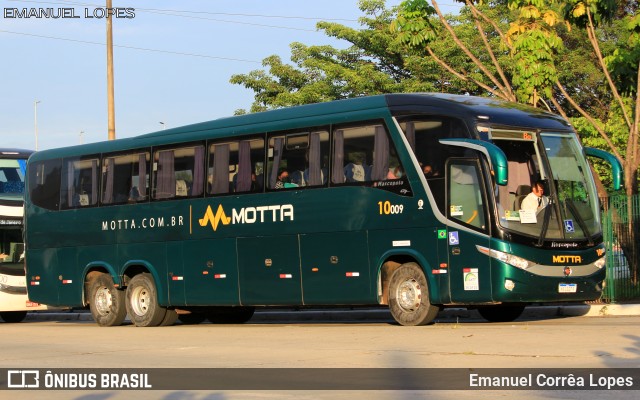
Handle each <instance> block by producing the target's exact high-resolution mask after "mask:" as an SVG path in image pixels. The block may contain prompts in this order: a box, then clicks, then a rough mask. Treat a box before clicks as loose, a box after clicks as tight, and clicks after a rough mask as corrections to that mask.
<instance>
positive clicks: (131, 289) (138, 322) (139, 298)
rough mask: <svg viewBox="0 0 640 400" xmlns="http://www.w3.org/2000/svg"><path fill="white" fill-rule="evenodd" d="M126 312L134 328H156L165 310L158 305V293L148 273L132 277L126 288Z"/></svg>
mask: <svg viewBox="0 0 640 400" xmlns="http://www.w3.org/2000/svg"><path fill="white" fill-rule="evenodd" d="M126 303H127V312H128V313H129V318H131V322H133V323H134V325H135V326H144V327H147V326H158V325H160V324H161V323H162V322H163V320H164V318H165V316H166V314H167V309H166V308H164V307H162V306H160V304H158V293H157V291H156V285H155V284H154V283H153V278H152V277H151V274H149V273H142V274H139V275H136V276H134V277H133V278H132V279H131V282H129V285H128V287H127V302H126Z"/></svg>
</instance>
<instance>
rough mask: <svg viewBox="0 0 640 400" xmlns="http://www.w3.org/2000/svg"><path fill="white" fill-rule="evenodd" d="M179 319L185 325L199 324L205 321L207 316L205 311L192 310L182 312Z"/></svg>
mask: <svg viewBox="0 0 640 400" xmlns="http://www.w3.org/2000/svg"><path fill="white" fill-rule="evenodd" d="M178 319H179V320H180V322H182V323H183V324H184V325H198V324H201V323H203V322H204V320H205V319H207V316H206V315H204V314H203V313H197V312H192V313H191V314H180V315H178Z"/></svg>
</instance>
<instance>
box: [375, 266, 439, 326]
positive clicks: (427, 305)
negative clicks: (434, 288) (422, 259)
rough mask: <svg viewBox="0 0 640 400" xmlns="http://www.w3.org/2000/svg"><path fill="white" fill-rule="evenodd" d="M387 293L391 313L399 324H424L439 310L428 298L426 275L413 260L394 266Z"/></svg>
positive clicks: (432, 318) (431, 319) (433, 317)
mask: <svg viewBox="0 0 640 400" xmlns="http://www.w3.org/2000/svg"><path fill="white" fill-rule="evenodd" d="M387 293H388V303H389V310H390V311H391V315H392V316H393V318H394V319H395V320H396V321H397V322H398V323H399V324H400V325H405V326H418V325H426V324H428V323H430V322H431V321H433V320H434V319H435V317H436V316H437V315H438V312H439V311H440V309H439V307H438V306H436V305H433V304H432V303H431V301H430V300H429V285H428V283H427V277H426V275H425V273H424V271H423V270H422V268H421V267H420V266H419V265H418V264H417V263H415V262H407V263H403V264H401V265H400V266H397V267H396V268H394V271H393V274H392V275H391V278H390V279H389V284H388V290H387Z"/></svg>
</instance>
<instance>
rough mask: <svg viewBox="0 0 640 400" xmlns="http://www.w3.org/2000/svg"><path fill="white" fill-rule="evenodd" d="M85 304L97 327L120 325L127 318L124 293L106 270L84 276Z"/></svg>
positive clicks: (95, 271)
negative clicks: (87, 305)
mask: <svg viewBox="0 0 640 400" xmlns="http://www.w3.org/2000/svg"><path fill="white" fill-rule="evenodd" d="M85 303H88V304H89V309H90V310H91V315H92V316H93V319H94V320H95V321H96V323H97V324H98V325H99V326H119V325H122V322H123V321H124V319H125V317H126V316H127V309H126V306H125V292H124V291H123V290H121V289H119V288H118V287H117V286H116V285H115V284H114V280H113V277H112V276H111V274H110V273H109V272H108V271H106V270H99V269H94V270H91V271H89V273H88V274H87V275H86V276H85Z"/></svg>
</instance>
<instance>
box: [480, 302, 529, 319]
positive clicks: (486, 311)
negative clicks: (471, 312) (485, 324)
mask: <svg viewBox="0 0 640 400" xmlns="http://www.w3.org/2000/svg"><path fill="white" fill-rule="evenodd" d="M524 308H525V306H523V305H509V306H504V305H503V306H485V307H478V312H479V313H480V315H481V316H482V318H484V319H486V320H487V321H489V322H511V321H515V320H516V319H518V317H520V315H522V312H523V311H524Z"/></svg>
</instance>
